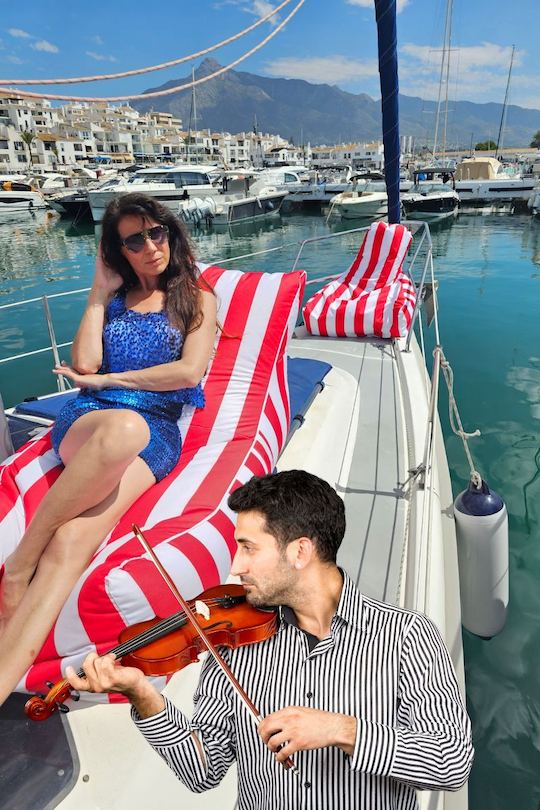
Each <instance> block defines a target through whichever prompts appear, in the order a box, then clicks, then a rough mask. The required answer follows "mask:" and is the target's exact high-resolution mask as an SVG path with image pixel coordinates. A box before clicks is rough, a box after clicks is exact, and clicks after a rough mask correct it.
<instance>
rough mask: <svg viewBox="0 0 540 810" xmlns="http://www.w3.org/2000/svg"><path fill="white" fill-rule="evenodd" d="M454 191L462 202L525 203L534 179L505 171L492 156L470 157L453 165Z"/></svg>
mask: <svg viewBox="0 0 540 810" xmlns="http://www.w3.org/2000/svg"><path fill="white" fill-rule="evenodd" d="M455 180H456V191H457V192H458V194H459V197H460V200H461V204H462V205H495V206H496V205H498V204H508V203H513V204H521V205H522V206H526V205H527V202H528V200H529V198H530V196H531V194H532V193H533V192H534V190H535V187H536V184H537V181H536V179H535V178H533V177H521V176H520V175H519V174H517V173H511V172H509V171H507V170H506V169H505V168H504V166H503V164H502V163H500V161H498V160H496V159H495V158H492V157H472V158H466V159H465V160H462V161H461V163H459V164H458V165H457V167H456V174H455Z"/></svg>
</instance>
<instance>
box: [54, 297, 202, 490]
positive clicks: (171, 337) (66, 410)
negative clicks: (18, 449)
mask: <svg viewBox="0 0 540 810" xmlns="http://www.w3.org/2000/svg"><path fill="white" fill-rule="evenodd" d="M183 342H184V338H183V336H182V334H181V333H180V332H179V331H178V329H176V328H175V327H173V326H171V325H170V323H169V320H168V318H167V315H166V313H165V312H164V311H161V312H145V313H142V312H135V310H132V309H126V304H125V295H124V294H122V293H117V294H116V295H115V297H114V298H113V299H112V301H111V302H110V304H109V305H108V307H107V312H106V320H105V326H104V329H103V363H102V366H101V368H100V370H99V371H100V373H101V374H106V373H108V372H116V373H118V372H121V371H138V370H140V369H143V368H149V367H150V366H157V365H159V364H161V363H170V362H172V361H173V360H178V359H179V357H180V355H181V353H182V344H183ZM184 405H194V406H195V407H196V408H203V407H204V393H203V390H202V388H201V386H200V385H196V386H195V387H194V388H179V389H177V390H175V391H140V390H127V389H125V388H104V389H102V390H100V391H96V390H92V389H89V388H87V389H84V388H83V389H81V392H80V394H79V395H78V397H77V398H76V399H74V400H72V401H71V402H68V403H67V404H66V405H65V406H64V407H63V408H62V410H61V411H60V413H59V414H58V416H57V418H56V422H55V423H54V427H53V429H52V433H51V439H52V445H53V447H54V449H55V451H56V453H58V448H59V446H60V443H61V441H62V439H63V438H64V436H65V434H66V432H67V430H68V429H69V428H70V427H71V425H72V424H73V422H75V420H76V419H78V418H79V416H82V415H83V414H85V413H89V412H90V411H99V410H103V409H106V408H129V410H132V411H136V412H137V413H140V414H141V416H143V417H144V419H145V420H146V422H147V424H148V427H149V428H150V441H149V443H148V444H147V446H146V447H145V449H144V450H143V451H142V452H141V453H140V454H139V455H140V457H141V458H142V459H144V461H145V462H146V463H147V464H148V466H149V467H150V469H151V470H152V472H153V473H154V475H155V477H156V479H157V480H158V481H161V479H162V478H164V477H165V476H166V475H167V474H168V473H170V471H171V470H172V469H173V467H174V466H175V465H176V463H177V461H178V459H179V457H180V450H181V449H182V439H181V436H180V431H179V430H178V426H177V424H176V422H177V420H178V418H179V417H180V414H181V413H182V408H183V406H184Z"/></svg>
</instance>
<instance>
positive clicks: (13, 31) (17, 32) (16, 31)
mask: <svg viewBox="0 0 540 810" xmlns="http://www.w3.org/2000/svg"><path fill="white" fill-rule="evenodd" d="M8 34H9V35H10V36H12V37H19V38H21V39H31V37H32V35H31V34H28V33H27V32H26V31H23V30H22V29H21V28H8Z"/></svg>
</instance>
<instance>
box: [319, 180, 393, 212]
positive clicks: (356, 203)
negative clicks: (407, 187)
mask: <svg viewBox="0 0 540 810" xmlns="http://www.w3.org/2000/svg"><path fill="white" fill-rule="evenodd" d="M387 212H388V195H387V193H386V187H385V185H384V183H379V182H376V181H369V182H367V183H366V184H365V185H363V186H361V187H358V188H357V189H356V190H354V191H343V192H342V193H341V194H336V195H335V196H334V197H332V199H331V200H330V211H329V214H328V216H329V217H330V216H332V215H333V214H336V215H337V216H340V217H341V218H342V219H374V218H376V217H383V216H385V214H386V213H387Z"/></svg>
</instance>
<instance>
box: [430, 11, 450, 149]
mask: <svg viewBox="0 0 540 810" xmlns="http://www.w3.org/2000/svg"><path fill="white" fill-rule="evenodd" d="M451 27H452V0H446V15H445V20H444V41H443V48H442V55H441V72H440V75H439V94H438V96H437V113H436V115H435V135H434V136H433V159H434V160H435V159H436V157H437V141H438V138H439V119H440V115H441V95H442V86H443V76H444V67H445V64H446V58H447V56H448V67H447V73H446V116H448V76H449V70H450V31H451ZM445 138H446V123H445Z"/></svg>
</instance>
